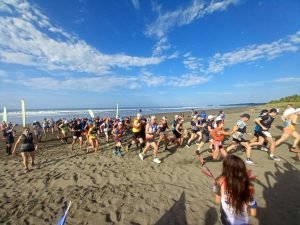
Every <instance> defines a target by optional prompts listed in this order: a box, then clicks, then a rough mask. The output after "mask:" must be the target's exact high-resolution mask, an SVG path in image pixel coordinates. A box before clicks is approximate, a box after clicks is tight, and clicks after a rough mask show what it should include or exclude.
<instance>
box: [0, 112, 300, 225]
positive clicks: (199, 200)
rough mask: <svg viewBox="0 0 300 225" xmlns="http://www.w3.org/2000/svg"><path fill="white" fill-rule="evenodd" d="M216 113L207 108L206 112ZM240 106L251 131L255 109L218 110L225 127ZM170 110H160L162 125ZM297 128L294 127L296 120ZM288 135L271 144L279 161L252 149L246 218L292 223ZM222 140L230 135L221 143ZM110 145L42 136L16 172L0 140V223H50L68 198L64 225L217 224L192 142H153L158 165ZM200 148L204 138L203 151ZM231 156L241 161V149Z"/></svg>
mask: <svg viewBox="0 0 300 225" xmlns="http://www.w3.org/2000/svg"><path fill="white" fill-rule="evenodd" d="M217 112H218V110H209V111H207V115H209V114H213V115H216V113H217ZM244 112H248V113H250V115H251V120H250V121H249V123H248V131H249V132H252V131H253V128H254V123H253V122H252V119H253V118H254V117H256V116H257V115H258V113H259V110H258V109H255V108H249V107H248V108H235V109H226V110H225V113H226V120H225V127H226V128H228V129H231V128H232V127H233V126H234V124H235V122H236V121H237V120H238V119H239V116H240V115H241V114H242V113H244ZM189 114H190V113H185V127H186V128H189V127H190V126H189V121H190V118H187V117H188V115H189ZM173 115H174V114H169V115H168V118H169V120H168V121H169V124H170V123H171V118H173ZM279 117H280V115H278V116H277V118H276V120H275V122H274V128H272V129H271V133H272V134H273V136H274V137H275V138H276V139H278V138H279V137H280V136H281V129H282V121H281V119H280V118H279ZM297 129H298V131H300V130H299V126H298V127H297ZM128 138H130V137H128ZM250 138H251V136H247V139H250ZM292 141H293V139H292V138H289V139H288V140H287V142H285V143H283V144H282V145H281V146H279V147H278V148H277V149H276V152H275V154H276V155H277V156H279V157H280V158H281V161H280V162H275V161H271V160H269V159H268V154H267V153H266V152H263V151H260V150H257V149H256V148H253V151H252V159H253V160H254V161H255V162H256V163H257V165H254V166H247V167H248V169H252V171H253V174H254V175H256V176H257V180H256V182H255V190H256V194H255V196H256V199H257V202H258V216H257V217H256V218H251V219H250V221H251V224H255V225H256V224H260V225H268V224H272V225H283V224H284V225H296V224H300V162H299V161H297V159H296V157H295V154H294V153H291V152H289V150H288V149H289V147H290V145H291V144H292ZM70 142H71V138H70V139H69V143H70ZM230 143H231V138H230V139H228V140H227V141H226V142H225V146H228V145H229V144H230ZM113 145H114V142H113V141H112V140H111V141H110V143H109V144H105V143H104V138H102V139H101V145H100V152H98V153H86V152H85V151H83V150H80V149H79V147H78V145H77V146H76V149H75V150H74V151H72V150H71V145H65V144H62V143H61V142H60V140H57V139H56V136H55V135H54V136H52V135H48V136H47V137H46V138H44V139H43V141H42V143H41V144H40V145H39V150H38V151H37V152H36V156H37V157H36V163H37V165H36V167H35V169H34V170H32V171H31V172H29V173H27V174H24V173H23V165H22V158H21V156H20V154H19V151H18V154H17V156H7V155H6V154H5V147H4V146H5V145H4V142H3V141H1V152H0V158H1V159H0V168H1V172H0V173H1V181H0V196H1V198H0V223H1V224H7V225H8V224H12V225H14V224H56V223H57V222H58V220H59V218H60V217H61V215H62V214H63V212H64V210H65V209H66V206H67V204H68V202H69V201H72V206H71V208H70V211H69V216H68V219H67V224H80V225H87V224H91V225H92V224H101V225H103V224H132V225H138V224H141V225H146V224H155V225H167V224H191V225H194V224H195V225H197V224H200V225H201V224H206V225H214V224H219V223H220V222H219V205H216V204H215V203H214V198H213V192H212V185H213V181H212V179H210V178H209V177H206V176H205V175H204V174H203V173H202V172H201V165H200V163H199V161H198V160H197V159H196V157H195V154H194V150H195V149H196V148H197V146H196V145H192V146H191V148H190V149H188V148H185V147H182V148H176V147H175V146H174V145H172V146H171V147H170V150H169V151H164V150H163V149H164V147H163V145H161V147H160V150H159V158H160V159H161V160H162V163H161V164H159V165H158V164H155V163H153V161H152V156H151V155H149V156H147V157H146V158H145V159H144V161H142V160H140V158H139V157H138V152H139V151H138V149H136V147H133V148H132V149H131V150H130V151H129V152H128V153H127V154H126V155H125V156H124V157H116V156H114V155H113V154H112V147H113ZM208 148H209V145H208V144H205V145H204V147H203V150H206V149H208ZM151 153H152V151H151ZM235 154H237V155H238V156H240V157H242V158H243V159H245V154H243V153H241V152H239V153H235ZM206 165H207V166H208V167H209V168H210V169H211V171H212V172H213V174H215V175H219V174H220V170H221V166H222V163H221V162H209V163H207V164H206Z"/></svg>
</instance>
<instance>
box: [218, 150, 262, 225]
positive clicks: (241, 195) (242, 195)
mask: <svg viewBox="0 0 300 225" xmlns="http://www.w3.org/2000/svg"><path fill="white" fill-rule="evenodd" d="M213 190H214V193H215V200H216V203H217V204H220V203H221V208H220V219H221V223H222V224H223V225H246V224H249V218H248V208H249V214H250V216H256V209H257V203H256V200H255V198H254V187H253V184H251V181H250V179H249V177H248V175H247V171H246V166H245V164H244V162H243V160H242V159H241V158H239V157H238V156H235V155H229V156H228V157H226V158H225V159H224V161H223V170H222V174H221V176H219V178H218V179H217V180H216V183H215V185H214V188H213Z"/></svg>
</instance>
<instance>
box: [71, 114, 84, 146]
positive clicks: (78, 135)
mask: <svg viewBox="0 0 300 225" xmlns="http://www.w3.org/2000/svg"><path fill="white" fill-rule="evenodd" d="M72 131H73V132H74V133H73V142H72V150H74V145H75V143H76V141H77V140H78V141H79V146H80V149H81V148H82V126H81V121H80V120H79V119H78V120H77V121H76V122H75V124H74V125H73V127H72Z"/></svg>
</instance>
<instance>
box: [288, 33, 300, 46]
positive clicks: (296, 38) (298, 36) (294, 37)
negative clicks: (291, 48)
mask: <svg viewBox="0 0 300 225" xmlns="http://www.w3.org/2000/svg"><path fill="white" fill-rule="evenodd" d="M290 41H291V42H293V43H295V44H299V43H300V31H298V32H297V33H296V34H293V35H291V36H290Z"/></svg>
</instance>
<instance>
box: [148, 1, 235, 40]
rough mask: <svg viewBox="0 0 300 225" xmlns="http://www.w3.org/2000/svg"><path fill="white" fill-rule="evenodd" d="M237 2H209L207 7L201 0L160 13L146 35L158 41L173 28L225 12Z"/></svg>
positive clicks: (149, 26)
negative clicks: (218, 12) (216, 12)
mask: <svg viewBox="0 0 300 225" xmlns="http://www.w3.org/2000/svg"><path fill="white" fill-rule="evenodd" d="M238 2H239V1H238V0H223V1H211V3H210V4H208V5H207V4H205V2H204V1H202V0H193V1H192V3H191V4H190V5H189V6H187V7H186V8H183V7H180V8H178V9H176V10H175V11H170V12H166V13H163V14H162V13H160V14H159V16H158V18H157V19H156V21H155V22H154V23H152V24H149V25H148V26H147V29H146V34H147V35H149V36H155V37H158V38H159V39H160V38H162V37H164V36H166V34H167V33H168V32H169V31H170V30H171V29H172V28H174V27H181V26H183V25H187V24H190V23H192V22H193V21H194V20H197V19H199V18H201V17H203V16H204V15H206V14H210V13H213V12H215V11H221V10H225V9H226V8H227V7H228V6H229V5H233V4H236V3H238Z"/></svg>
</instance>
